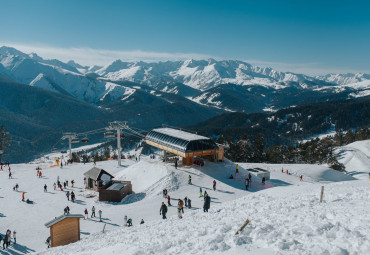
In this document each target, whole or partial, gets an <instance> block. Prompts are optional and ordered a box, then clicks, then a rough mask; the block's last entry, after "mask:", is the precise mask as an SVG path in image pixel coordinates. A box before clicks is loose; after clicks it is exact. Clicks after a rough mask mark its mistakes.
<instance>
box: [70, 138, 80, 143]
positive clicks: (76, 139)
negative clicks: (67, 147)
mask: <svg viewBox="0 0 370 255" xmlns="http://www.w3.org/2000/svg"><path fill="white" fill-rule="evenodd" d="M79 142H80V139H78V138H73V139H72V141H71V143H79Z"/></svg>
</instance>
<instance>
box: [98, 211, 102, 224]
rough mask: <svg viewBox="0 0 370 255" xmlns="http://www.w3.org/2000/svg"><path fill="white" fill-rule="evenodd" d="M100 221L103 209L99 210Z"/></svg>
mask: <svg viewBox="0 0 370 255" xmlns="http://www.w3.org/2000/svg"><path fill="white" fill-rule="evenodd" d="M98 213H99V221H100V222H101V214H102V211H101V210H99V212H98Z"/></svg>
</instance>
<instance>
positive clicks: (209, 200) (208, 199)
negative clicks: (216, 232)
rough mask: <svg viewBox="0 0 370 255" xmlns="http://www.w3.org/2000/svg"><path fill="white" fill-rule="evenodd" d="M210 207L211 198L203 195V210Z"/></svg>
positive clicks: (206, 210)
mask: <svg viewBox="0 0 370 255" xmlns="http://www.w3.org/2000/svg"><path fill="white" fill-rule="evenodd" d="M210 207H211V198H210V196H208V195H204V205H203V212H208V209H209V208H210Z"/></svg>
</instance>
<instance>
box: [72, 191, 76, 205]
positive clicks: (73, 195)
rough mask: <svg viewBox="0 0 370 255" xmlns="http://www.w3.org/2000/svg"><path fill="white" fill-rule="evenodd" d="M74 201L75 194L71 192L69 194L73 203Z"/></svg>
mask: <svg viewBox="0 0 370 255" xmlns="http://www.w3.org/2000/svg"><path fill="white" fill-rule="evenodd" d="M75 199H76V197H75V193H74V192H73V191H72V192H71V200H72V202H73V203H74V202H75Z"/></svg>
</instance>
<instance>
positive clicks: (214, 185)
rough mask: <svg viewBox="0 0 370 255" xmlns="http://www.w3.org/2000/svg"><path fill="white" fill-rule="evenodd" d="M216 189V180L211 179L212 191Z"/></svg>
mask: <svg viewBox="0 0 370 255" xmlns="http://www.w3.org/2000/svg"><path fill="white" fill-rule="evenodd" d="M215 190H216V180H213V191H215Z"/></svg>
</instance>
